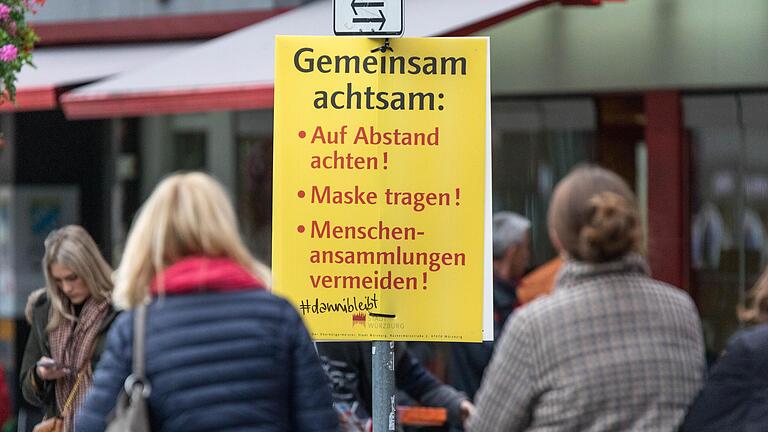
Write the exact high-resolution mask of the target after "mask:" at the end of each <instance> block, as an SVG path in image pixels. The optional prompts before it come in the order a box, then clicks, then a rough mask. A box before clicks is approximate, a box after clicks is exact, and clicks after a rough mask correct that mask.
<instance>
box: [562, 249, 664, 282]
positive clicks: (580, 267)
mask: <svg viewBox="0 0 768 432" xmlns="http://www.w3.org/2000/svg"><path fill="white" fill-rule="evenodd" d="M612 273H623V274H626V273H639V274H643V275H646V276H648V275H650V273H651V272H650V269H649V267H648V263H647V262H646V261H645V258H644V257H643V256H641V255H639V254H635V253H632V254H628V255H625V256H623V257H622V258H620V259H618V260H614V261H608V262H604V263H588V262H583V261H576V260H572V259H569V260H567V261H565V265H563V267H562V269H560V273H558V275H557V279H556V280H555V289H563V288H569V287H572V286H575V285H579V284H581V283H584V282H586V281H588V280H589V279H590V278H593V277H598V276H604V275H608V274H612Z"/></svg>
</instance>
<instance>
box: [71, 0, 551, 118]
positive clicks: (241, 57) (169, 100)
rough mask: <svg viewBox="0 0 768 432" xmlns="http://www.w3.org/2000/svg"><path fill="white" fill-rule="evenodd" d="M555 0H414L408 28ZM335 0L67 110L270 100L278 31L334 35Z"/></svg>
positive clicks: (466, 27)
mask: <svg viewBox="0 0 768 432" xmlns="http://www.w3.org/2000/svg"><path fill="white" fill-rule="evenodd" d="M549 3H552V0H533V1H532V0H483V1H478V2H471V1H467V0H409V1H408V2H406V4H405V6H406V10H405V20H406V21H405V25H404V27H405V35H406V36H410V37H425V36H463V35H468V34H471V33H474V32H476V31H479V30H481V29H483V28H485V27H488V26H490V25H493V24H496V23H498V22H501V21H503V20H506V19H508V18H510V17H512V16H515V15H518V14H521V13H523V12H526V11H529V10H531V9H533V8H536V7H539V6H543V5H546V4H549ZM332 29H333V6H332V1H331V0H319V1H315V2H312V3H309V4H306V5H304V6H301V7H298V8H296V9H294V10H291V11H288V12H286V13H283V14H281V15H278V16H276V17H274V18H271V19H268V20H266V21H262V22H260V23H257V24H253V25H251V26H249V27H246V28H244V29H242V30H238V31H235V32H233V33H230V34H228V35H225V36H222V37H219V38H217V39H213V40H211V41H208V42H206V43H203V44H201V45H200V46H198V47H195V48H191V49H188V50H186V51H184V52H181V53H179V54H178V55H175V56H172V57H169V58H167V59H164V60H160V61H156V62H154V63H152V64H150V65H148V66H147V67H144V68H139V69H136V70H132V71H130V72H126V73H123V74H120V75H117V76H115V77H113V78H109V79H105V80H102V81H99V82H96V83H94V84H90V85H87V86H83V87H80V88H77V89H75V90H73V91H70V92H67V93H66V94H64V95H63V96H62V98H61V101H62V106H63V109H64V113H65V114H66V116H67V117H68V118H72V119H81V118H107V117H127V116H143V115H154V114H165V113H182V112H201V111H230V110H246V109H260V108H271V107H272V104H273V81H274V37H275V35H277V34H287V35H318V36H326V35H331V34H332Z"/></svg>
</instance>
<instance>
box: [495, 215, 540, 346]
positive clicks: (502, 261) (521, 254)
mask: <svg viewBox="0 0 768 432" xmlns="http://www.w3.org/2000/svg"><path fill="white" fill-rule="evenodd" d="M530 229H531V221H529V220H528V219H526V218H525V217H523V216H521V215H519V214H517V213H513V212H508V211H503V212H498V213H496V214H494V215H493V324H494V335H495V337H498V336H500V335H501V329H502V327H504V323H506V322H507V318H508V317H509V315H510V314H511V313H512V311H513V310H514V309H515V308H516V307H517V306H518V304H519V303H518V299H517V286H518V284H519V283H520V278H522V277H523V274H525V271H526V270H527V269H528V266H529V265H530V264H531V240H530Z"/></svg>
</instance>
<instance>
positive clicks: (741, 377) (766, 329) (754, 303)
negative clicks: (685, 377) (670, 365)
mask: <svg viewBox="0 0 768 432" xmlns="http://www.w3.org/2000/svg"><path fill="white" fill-rule="evenodd" d="M739 315H740V318H741V319H742V321H744V322H746V323H748V324H753V326H752V327H750V328H748V329H746V330H742V331H740V332H738V333H736V334H735V335H733V337H731V340H730V341H728V346H727V347H726V349H725V352H723V354H722V356H721V357H720V359H719V360H718V361H717V363H716V364H715V365H714V366H712V369H711V370H710V373H709V376H708V377H707V382H706V383H705V384H704V388H703V389H702V390H701V393H699V396H698V398H696V402H694V404H693V406H692V407H691V410H690V412H689V413H688V417H687V418H686V421H685V427H684V428H683V430H684V431H686V432H688V431H691V432H694V431H695V432H709V431H718V432H719V431H761V430H766V427H768V368H766V365H768V269H766V270H764V271H763V274H762V275H761V276H760V279H758V281H757V283H756V284H755V286H754V287H753V288H752V292H751V295H750V304H749V307H747V308H745V309H743V310H740V311H739Z"/></svg>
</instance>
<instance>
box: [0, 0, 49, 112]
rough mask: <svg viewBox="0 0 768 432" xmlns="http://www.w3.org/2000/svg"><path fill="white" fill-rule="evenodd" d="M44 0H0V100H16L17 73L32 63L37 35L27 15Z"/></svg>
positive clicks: (34, 10) (35, 9) (33, 11)
mask: <svg viewBox="0 0 768 432" xmlns="http://www.w3.org/2000/svg"><path fill="white" fill-rule="evenodd" d="M44 3H45V0H0V89H1V90H2V92H1V93H0V103H2V102H5V101H7V100H8V101H11V102H13V101H15V100H16V76H17V75H18V74H19V72H20V71H21V68H22V67H23V66H24V65H30V66H33V67H34V65H33V64H32V48H33V47H34V45H35V42H37V40H38V37H37V35H36V34H35V32H34V31H33V30H32V28H31V27H30V26H29V25H28V24H27V20H26V14H27V13H30V12H31V13H35V12H37V8H38V7H40V6H42V5H43V4H44Z"/></svg>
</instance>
